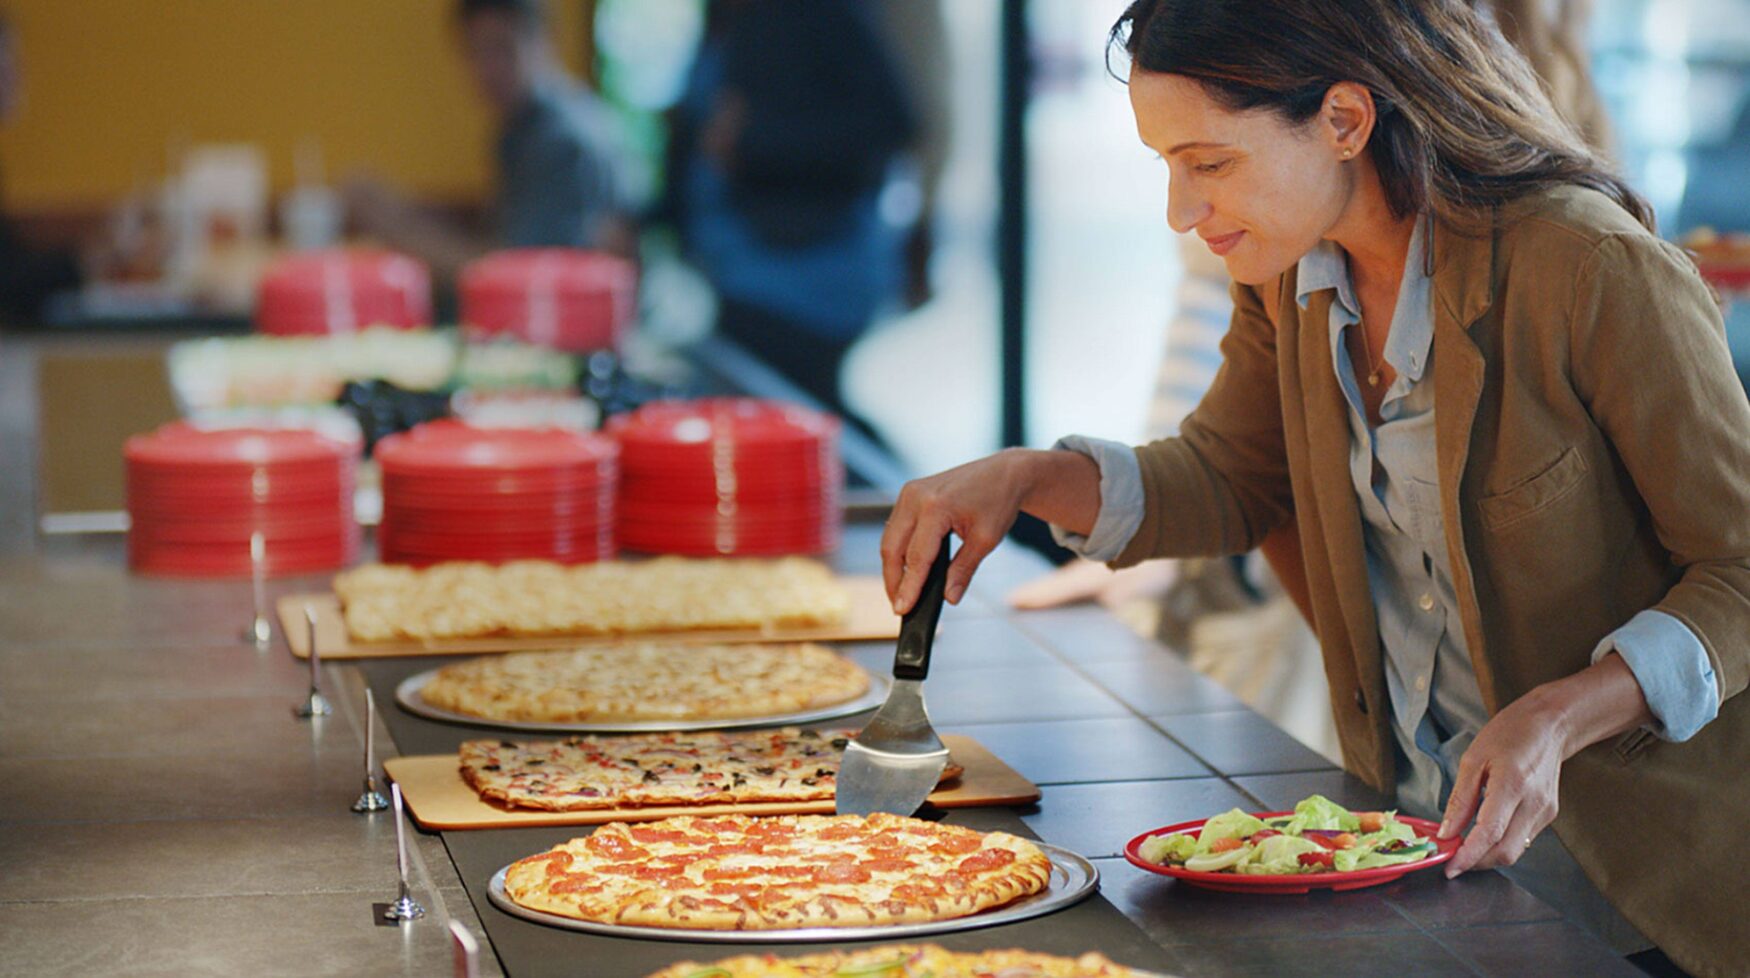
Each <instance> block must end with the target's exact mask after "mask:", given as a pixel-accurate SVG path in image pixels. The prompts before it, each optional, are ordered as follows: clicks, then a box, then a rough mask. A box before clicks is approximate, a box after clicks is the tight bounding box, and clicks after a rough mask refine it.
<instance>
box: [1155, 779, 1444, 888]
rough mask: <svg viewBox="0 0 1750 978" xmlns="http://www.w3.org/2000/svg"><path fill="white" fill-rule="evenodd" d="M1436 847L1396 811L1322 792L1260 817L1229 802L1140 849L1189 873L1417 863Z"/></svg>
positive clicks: (1338, 869) (1324, 870)
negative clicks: (1189, 827) (1351, 803)
mask: <svg viewBox="0 0 1750 978" xmlns="http://www.w3.org/2000/svg"><path fill="white" fill-rule="evenodd" d="M1438 852H1439V848H1438V847H1437V846H1436V845H1435V844H1434V842H1433V841H1432V840H1430V839H1425V838H1423V837H1422V836H1420V835H1418V834H1417V833H1416V830H1415V829H1414V828H1412V827H1410V826H1409V825H1407V824H1405V823H1404V822H1401V821H1399V820H1398V819H1397V817H1396V813H1394V812H1351V811H1349V810H1348V809H1347V808H1344V807H1343V806H1341V805H1339V804H1337V803H1336V802H1334V801H1331V800H1330V799H1329V798H1326V797H1325V796H1323V795H1313V796H1311V797H1309V798H1307V799H1305V800H1304V801H1302V802H1301V803H1300V804H1298V805H1295V806H1294V814H1292V815H1280V816H1275V817H1272V818H1259V817H1257V816H1255V815H1248V814H1246V813H1245V812H1242V811H1240V810H1239V809H1237V808H1235V809H1233V810H1231V811H1228V812H1225V813H1223V814H1221V815H1217V816H1215V817H1214V818H1212V819H1210V820H1209V821H1207V822H1205V823H1203V827H1202V828H1201V829H1199V830H1194V831H1187V832H1173V833H1169V834H1167V835H1157V836H1154V837H1153V838H1150V839H1148V840H1147V841H1145V842H1143V844H1142V845H1141V847H1140V848H1139V850H1138V853H1137V854H1138V855H1140V856H1141V857H1142V858H1143V859H1144V860H1146V861H1148V862H1151V863H1155V864H1156V865H1170V866H1183V867H1184V868H1185V869H1187V870H1190V871H1191V872H1193V873H1223V872H1226V873H1243V874H1254V873H1257V874H1290V873H1329V872H1338V873H1347V872H1352V871H1354V870H1359V869H1375V868H1377V867H1380V866H1396V865H1400V864H1404V863H1414V862H1420V861H1422V860H1424V859H1428V858H1430V857H1432V856H1434V855H1436V854H1437V853H1438Z"/></svg>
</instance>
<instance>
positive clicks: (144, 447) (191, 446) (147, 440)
mask: <svg viewBox="0 0 1750 978" xmlns="http://www.w3.org/2000/svg"><path fill="white" fill-rule="evenodd" d="M356 450H357V446H356V445H352V444H348V443H347V442H342V441H336V440H334V439H333V438H329V437H328V436H326V435H322V434H318V433H317V432H314V431H306V430H302V429H296V428H279V429H269V428H219V429H211V430H206V429H200V428H196V427H194V426H193V425H191V424H188V423H187V422H182V421H174V422H171V423H170V424H167V425H164V426H163V427H161V428H159V429H158V430H156V431H152V432H149V433H147V434H143V435H135V436H133V437H132V438H129V439H128V440H127V444H126V445H125V446H124V447H123V449H122V455H123V457H124V458H126V459H127V461H128V464H129V466H130V467H132V466H141V467H143V468H145V469H157V470H161V471H166V472H167V474H170V475H173V476H174V475H175V474H177V473H180V472H189V471H191V470H192V471H193V472H198V473H199V474H203V475H204V474H207V473H210V472H215V471H216V472H220V473H223V472H226V471H235V470H244V471H251V472H252V471H253V470H254V469H255V468H256V467H258V466H264V465H265V466H268V467H270V469H272V468H274V467H277V466H281V465H284V466H287V467H288V469H295V470H297V471H298V472H316V473H325V472H332V471H336V469H335V468H334V466H335V464H336V462H338V461H339V460H342V459H350V458H352V456H353V454H354V452H355V451H356ZM324 463H326V464H324ZM306 466H313V467H314V468H309V467H306Z"/></svg>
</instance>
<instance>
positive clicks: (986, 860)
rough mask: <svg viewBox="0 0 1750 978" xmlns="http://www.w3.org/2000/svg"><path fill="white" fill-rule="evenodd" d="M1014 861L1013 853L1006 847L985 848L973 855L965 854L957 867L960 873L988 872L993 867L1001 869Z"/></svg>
mask: <svg viewBox="0 0 1750 978" xmlns="http://www.w3.org/2000/svg"><path fill="white" fill-rule="evenodd" d="M1014 861H1015V854H1014V853H1013V852H1011V851H1009V850H1008V849H986V850H984V851H983V852H981V853H979V854H977V855H975V856H967V857H966V858H965V859H962V860H960V865H959V866H958V867H957V868H958V869H959V870H960V871H961V872H962V873H988V872H990V871H991V870H993V869H1001V868H1002V867H1004V866H1007V865H1008V864H1010V863H1012V862H1014Z"/></svg>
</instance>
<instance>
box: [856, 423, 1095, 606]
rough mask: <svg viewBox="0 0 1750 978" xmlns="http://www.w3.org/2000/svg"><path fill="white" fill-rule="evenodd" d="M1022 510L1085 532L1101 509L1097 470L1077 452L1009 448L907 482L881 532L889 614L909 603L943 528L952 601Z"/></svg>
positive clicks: (957, 599) (920, 586) (919, 586)
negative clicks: (951, 543)
mask: <svg viewBox="0 0 1750 978" xmlns="http://www.w3.org/2000/svg"><path fill="white" fill-rule="evenodd" d="M1023 509H1025V510H1027V511H1028V512H1031V513H1033V514H1034V515H1036V516H1039V517H1041V518H1043V519H1046V520H1048V521H1050V522H1053V523H1058V524H1059V525H1062V526H1066V527H1068V528H1069V529H1070V530H1071V531H1073V532H1078V533H1087V532H1088V531H1089V530H1090V529H1091V528H1092V527H1093V524H1094V520H1095V518H1096V517H1098V515H1099V511H1100V470H1099V467H1098V466H1096V465H1095V464H1094V461H1093V460H1092V459H1090V458H1088V457H1087V456H1085V455H1081V454H1079V453H1076V452H1067V451H1030V450H1027V449H1019V448H1011V449H1006V450H1004V451H1001V452H998V453H996V454H995V455H990V456H987V457H985V458H981V459H979V460H977V461H975V462H968V463H966V464H965V465H961V466H958V467H956V468H952V469H949V470H948V471H946V472H942V473H939V474H937V475H932V476H929V477H927V478H923V479H915V480H913V481H911V482H908V483H906V484H905V487H904V488H903V489H901V490H900V493H899V500H898V501H897V502H896V503H894V506H893V514H892V516H890V517H889V518H888V520H887V528H886V530H884V531H883V532H882V534H881V572H882V577H883V579H884V581H885V583H886V585H887V596H888V597H889V598H890V599H892V601H893V610H894V613H896V614H901V615H903V614H905V613H906V612H907V611H910V610H911V606H912V605H913V604H914V603H916V601H917V598H918V592H920V591H922V590H923V586H924V577H925V576H926V575H927V574H928V573H929V570H930V564H931V563H932V562H934V561H935V559H936V549H937V548H938V547H940V546H942V540H943V538H944V537H945V536H947V535H948V534H949V533H950V532H952V533H953V534H954V535H955V536H957V537H959V538H960V543H961V546H960V552H959V553H957V554H955V555H954V560H953V562H952V563H950V564H949V565H948V589H947V599H948V603H950V604H959V603H960V599H961V597H963V596H964V595H965V594H966V586H967V584H968V583H970V582H971V580H972V574H973V572H974V571H976V570H977V569H978V565H979V564H980V563H981V562H983V560H984V558H985V557H986V556H988V555H989V554H990V552H991V551H992V550H994V549H996V545H997V544H999V543H1001V542H1002V539H1003V535H1004V534H1006V533H1008V532H1009V527H1011V526H1013V525H1014V523H1015V517H1016V516H1018V515H1019V514H1020V513H1021V511H1022V510H1023Z"/></svg>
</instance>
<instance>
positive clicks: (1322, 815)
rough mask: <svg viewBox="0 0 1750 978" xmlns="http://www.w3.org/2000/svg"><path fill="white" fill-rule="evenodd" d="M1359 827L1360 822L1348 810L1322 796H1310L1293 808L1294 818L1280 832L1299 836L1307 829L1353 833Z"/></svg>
mask: <svg viewBox="0 0 1750 978" xmlns="http://www.w3.org/2000/svg"><path fill="white" fill-rule="evenodd" d="M1360 827H1361V820H1360V819H1358V818H1356V817H1355V814H1354V813H1353V812H1351V811H1349V809H1347V808H1344V807H1343V806H1342V805H1339V804H1337V803H1336V802H1334V801H1332V800H1331V799H1329V798H1326V797H1325V796H1324V795H1311V796H1308V797H1307V798H1306V799H1305V800H1303V801H1302V802H1301V803H1300V804H1298V805H1296V806H1294V817H1293V818H1291V819H1289V820H1288V824H1287V825H1285V826H1283V828H1282V831H1284V832H1286V833H1288V834H1289V835H1299V834H1301V833H1302V832H1305V831H1306V830H1308V829H1318V830H1320V831H1327V832H1353V831H1355V830H1356V829H1359V828H1360Z"/></svg>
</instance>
